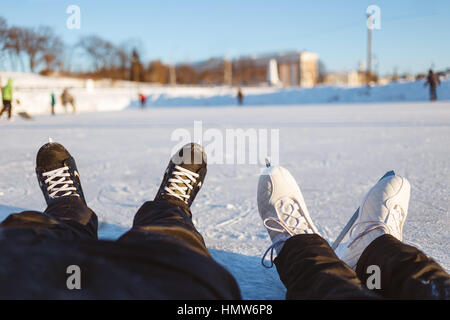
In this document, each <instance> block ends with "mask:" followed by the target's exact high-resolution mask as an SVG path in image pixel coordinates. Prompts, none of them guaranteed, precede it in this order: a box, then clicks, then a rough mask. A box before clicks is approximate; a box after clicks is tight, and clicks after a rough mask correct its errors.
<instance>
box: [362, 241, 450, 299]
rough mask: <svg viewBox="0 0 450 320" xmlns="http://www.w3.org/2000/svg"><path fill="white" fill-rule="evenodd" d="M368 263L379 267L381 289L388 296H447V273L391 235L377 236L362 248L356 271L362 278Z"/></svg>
mask: <svg viewBox="0 0 450 320" xmlns="http://www.w3.org/2000/svg"><path fill="white" fill-rule="evenodd" d="M370 265H376V266H378V267H380V272H381V289H380V290H377V292H379V294H381V295H382V296H383V297H385V298H389V299H450V275H449V274H448V273H447V272H445V271H444V269H443V268H442V267H441V266H440V265H439V264H437V263H436V262H435V261H434V260H433V259H431V258H429V257H427V256H426V255H425V254H424V253H423V252H421V251H420V250H419V249H417V248H415V247H413V246H409V245H406V244H404V243H402V242H401V241H399V240H397V239H396V238H395V237H393V236H391V235H383V236H381V237H378V238H377V239H375V240H374V241H372V243H371V244H370V245H369V246H368V247H367V248H366V249H365V250H364V252H363V253H362V255H361V257H360V258H359V261H358V264H357V266H356V273H357V274H358V276H359V277H360V279H362V281H365V279H367V278H368V276H370V274H367V273H366V270H367V268H368V267H369V266H370Z"/></svg>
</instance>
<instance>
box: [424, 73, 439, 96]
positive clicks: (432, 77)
mask: <svg viewBox="0 0 450 320" xmlns="http://www.w3.org/2000/svg"><path fill="white" fill-rule="evenodd" d="M439 84H441V81H440V80H439V76H438V75H437V74H436V73H434V72H433V70H431V69H430V70H429V71H428V75H427V80H426V81H425V86H426V85H429V86H430V101H436V100H437V94H436V87H437V86H438V85H439Z"/></svg>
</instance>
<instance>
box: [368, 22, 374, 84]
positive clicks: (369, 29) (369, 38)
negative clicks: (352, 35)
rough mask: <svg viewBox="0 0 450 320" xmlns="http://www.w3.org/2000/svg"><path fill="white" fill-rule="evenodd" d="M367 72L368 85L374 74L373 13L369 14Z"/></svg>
mask: <svg viewBox="0 0 450 320" xmlns="http://www.w3.org/2000/svg"><path fill="white" fill-rule="evenodd" d="M367 22H368V23H367V70H366V72H367V73H366V81H367V85H369V83H370V75H371V73H372V29H373V24H372V23H373V21H372V13H369V14H367Z"/></svg>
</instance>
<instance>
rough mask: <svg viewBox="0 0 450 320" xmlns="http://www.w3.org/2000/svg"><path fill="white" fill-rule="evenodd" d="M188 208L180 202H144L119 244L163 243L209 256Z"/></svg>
mask: <svg viewBox="0 0 450 320" xmlns="http://www.w3.org/2000/svg"><path fill="white" fill-rule="evenodd" d="M191 217H192V215H191V212H190V209H189V207H188V206H187V205H186V204H185V203H184V202H182V201H177V200H158V201H148V202H145V203H144V204H143V205H142V206H141V207H140V208H139V210H138V212H137V213H136V215H135V217H134V221H133V226H132V228H131V230H129V231H128V232H127V233H125V234H124V235H123V236H122V237H121V238H120V239H119V241H138V242H142V241H145V240H146V239H148V240H155V239H160V240H165V241H169V242H173V243H177V244H180V245H182V246H184V247H188V248H189V249H192V250H194V251H196V252H197V253H200V254H202V255H205V256H209V252H208V250H207V249H206V246H205V242H204V240H203V237H202V236H201V234H200V233H199V232H198V231H197V229H196V228H195V227H194V224H193V223H192V219H191Z"/></svg>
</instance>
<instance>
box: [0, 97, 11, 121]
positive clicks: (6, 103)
mask: <svg viewBox="0 0 450 320" xmlns="http://www.w3.org/2000/svg"><path fill="white" fill-rule="evenodd" d="M3 112H7V113H8V119H11V117H12V105H11V101H9V100H3V107H2V110H1V111H0V117H1V116H2V114H3Z"/></svg>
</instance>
